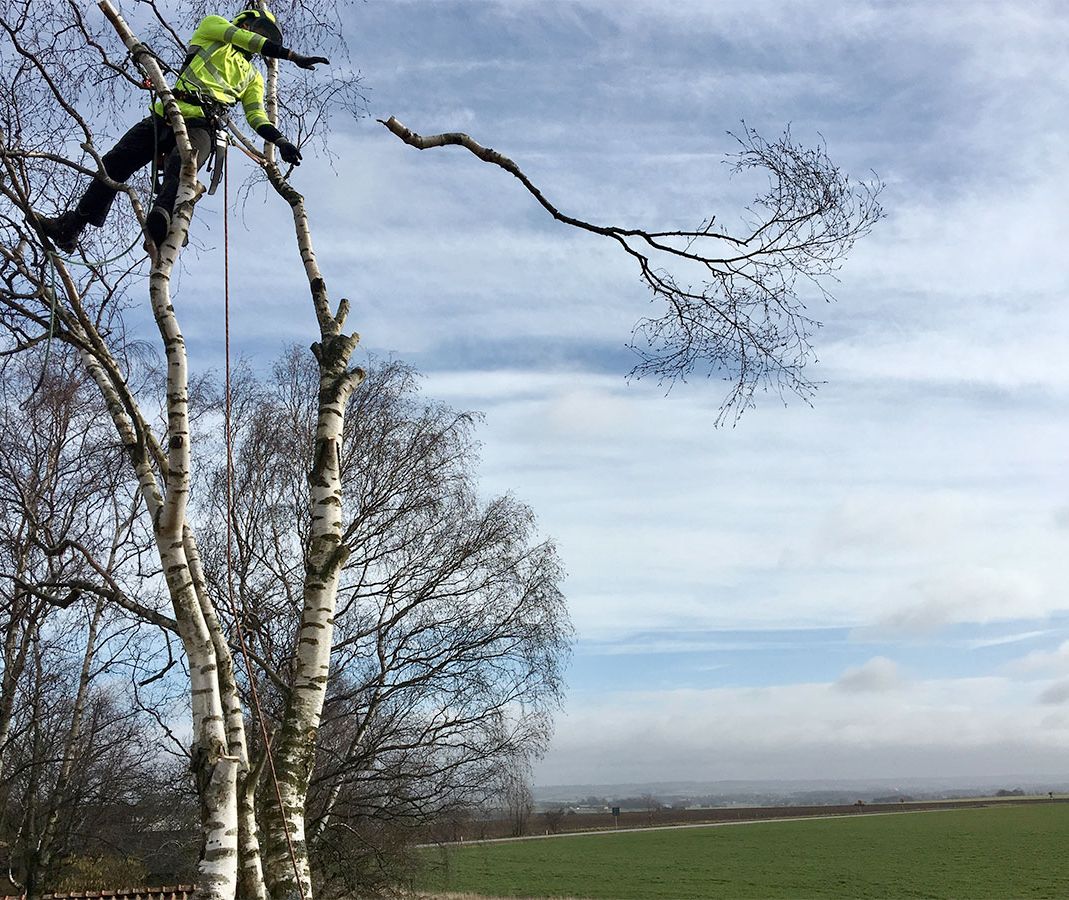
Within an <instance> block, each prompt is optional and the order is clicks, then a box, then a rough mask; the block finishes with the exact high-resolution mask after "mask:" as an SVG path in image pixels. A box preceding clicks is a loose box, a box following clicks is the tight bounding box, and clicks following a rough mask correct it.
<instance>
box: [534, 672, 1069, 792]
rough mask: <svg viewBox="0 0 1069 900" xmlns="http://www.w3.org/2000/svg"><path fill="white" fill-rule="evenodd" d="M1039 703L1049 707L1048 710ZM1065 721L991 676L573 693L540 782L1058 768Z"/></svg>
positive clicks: (1066, 734)
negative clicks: (863, 685)
mask: <svg viewBox="0 0 1069 900" xmlns="http://www.w3.org/2000/svg"><path fill="white" fill-rule="evenodd" d="M1047 709H1049V707H1048V708H1047ZM1066 739H1069V717H1066V718H1064V719H1059V718H1058V717H1056V716H1051V715H1050V714H1049V712H1048V711H1046V709H1045V708H1043V707H1041V706H1040V705H1038V704H1036V703H1034V702H1028V701H1027V700H1026V698H1025V696H1024V695H1022V694H1021V693H1020V692H1019V691H1018V690H1016V689H1015V688H1014V686H1013V684H1012V683H1011V682H1008V681H1006V680H1004V679H999V678H982V679H954V680H946V681H926V682H911V683H904V684H901V685H900V688H899V689H898V690H895V691H886V692H880V693H876V694H874V693H872V692H869V691H863V692H854V691H843V690H835V689H832V688H831V686H830V685H826V684H797V685H784V686H780V687H770V688H761V689H720V690H708V691H692V690H674V691H661V692H654V691H651V692H646V693H628V694H613V695H607V696H601V697H589V696H582V697H575V698H573V701H572V703H571V704H570V708H569V710H568V713H567V714H566V715H565V716H564V717H563V718H561V719H560V721H559V723H558V729H557V736H556V738H555V740H554V743H553V747H552V749H551V751H550V753H549V755H548V757H547V758H546V759H545V760H544V761H543V763H542V764H541V765H540V766H539V767H538V769H537V770H536V780H537V782H538V783H539V784H559V783H576V782H580V783H582V782H589V783H595V784H596V783H603V784H604V783H619V782H626V781H634V780H646V781H649V780H722V779H734V778H743V779H758V778H799V779H814V780H820V779H836V778H844V779H845V778H875V777H910V776H922V775H927V776H932V775H934V776H939V775H943V776H951V775H952V776H970V775H974V776H981V775H999V774H1010V773H1014V774H1029V773H1036V774H1042V773H1051V772H1060V771H1063V770H1064V741H1065V740H1066Z"/></svg>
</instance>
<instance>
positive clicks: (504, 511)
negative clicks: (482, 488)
mask: <svg viewBox="0 0 1069 900" xmlns="http://www.w3.org/2000/svg"><path fill="white" fill-rule="evenodd" d="M315 381H316V370H315V367H314V365H313V364H312V363H311V361H310V360H308V359H307V357H305V356H304V354H302V353H300V352H299V351H297V350H296V349H293V350H291V351H290V352H289V353H288V354H287V355H286V356H285V357H283V358H282V359H281V360H280V361H279V362H278V363H277V364H276V366H275V371H274V377H273V379H272V383H270V384H266V385H265V384H262V383H260V382H258V381H256V380H255V379H253V378H251V377H249V376H246V377H243V378H241V379H237V380H236V381H235V385H234V387H233V389H232V398H233V403H234V407H235V409H236V410H237V411H239V415H238V416H236V418H235V423H236V424H235V432H234V443H235V453H234V464H233V484H232V488H233V492H234V496H235V504H234V507H233V538H234V554H233V558H232V559H231V560H230V564H229V567H228V565H227V561H226V558H225V535H222V534H218V533H214V532H212V530H211V528H210V523H212V522H218V521H219V519H220V516H221V515H223V514H225V502H226V491H227V472H226V470H225V468H222V467H219V468H217V469H216V470H214V471H213V470H212V469H211V468H210V467H209V466H207V465H205V466H202V467H201V470H202V471H204V472H206V473H208V477H209V479H210V481H211V484H209V485H208V486H206V491H205V493H206V494H207V495H208V496H209V497H210V498H211V500H212V507H213V508H211V509H209V510H206V511H205V514H204V515H203V516H202V517H201V518H202V520H203V524H201V525H199V527H198V530H199V531H200V532H201V533H202V534H203V535H204V542H203V544H204V558H205V568H206V572H207V574H208V579H209V583H210V584H212V585H218V590H220V591H221V590H222V589H223V585H224V582H225V579H226V577H227V573H228V571H229V573H230V577H231V578H232V579H233V582H234V584H235V587H236V590H237V599H238V608H239V609H240V611H241V615H242V616H243V617H244V618H245V620H246V621H247V622H248V623H249V628H248V632H249V635H250V642H251V643H252V645H253V653H252V654H251V656H252V657H253V658H254V660H255V664H254V677H255V678H256V679H257V682H258V683H259V684H260V685H261V687H260V695H261V697H265V698H271V702H270V709H271V712H272V714H273V717H274V718H275V719H276V720H279V719H280V718H281V716H282V714H283V711H284V709H285V705H286V702H287V700H288V698H289V695H290V692H291V691H292V679H293V665H294V651H295V645H294V641H295V639H296V627H295V626H296V622H297V619H296V610H297V608H298V603H297V602H296V598H297V597H298V596H299V594H300V584H301V579H302V578H303V571H304V554H305V552H306V548H307V547H308V533H309V529H310V522H309V517H308V512H307V509H306V507H305V505H304V503H303V500H302V497H303V483H304V480H305V477H306V472H307V471H308V470H309V468H310V466H311V464H312V462H313V459H312V453H313V452H314V440H313V439H314V424H315V419H314V415H315V410H314V409H313V408H311V405H310V403H309V399H308V398H309V397H310V396H312V395H313V394H314V387H315ZM473 425H474V417H473V416H471V415H468V414H458V413H456V412H455V411H453V410H451V409H449V408H448V407H445V406H442V405H436V404H428V403H425V402H423V401H422V400H421V399H420V397H419V395H418V392H417V382H416V376H415V374H414V372H413V371H412V370H411V369H410V368H409V367H407V366H405V365H403V364H401V363H398V362H382V363H378V364H376V365H374V366H373V367H372V368H371V369H370V371H369V374H368V377H367V379H366V381H365V386H364V389H363V390H361V392H360V393H359V394H358V396H357V397H355V398H354V400H353V406H352V409H351V411H350V415H349V416H348V417H347V418H346V425H345V428H344V430H343V435H342V447H341V471H342V484H343V488H344V490H345V494H346V497H347V498H349V500H350V505H349V506H348V507H347V509H348V510H350V512H348V514H347V515H346V517H345V521H344V527H343V531H342V544H341V549H343V550H344V552H345V553H346V556H347V561H346V564H345V566H344V567H343V569H342V572H341V578H340V583H339V589H338V598H339V602H338V604H337V607H336V609H335V615H334V627H335V638H334V646H333V650H332V661H331V668H332V671H333V672H334V673H336V674H335V675H334V676H333V678H332V684H331V688H330V690H329V692H328V695H327V698H326V702H325V705H324V710H323V720H322V724H321V728H320V732H319V735H318V747H317V763H316V767H315V775H314V777H313V778H312V780H311V782H310V794H309V802H308V823H309V833H310V836H311V840H312V845H313V847H314V848H315V849H316V851H317V852H320V851H323V850H325V848H326V847H327V846H328V845H330V844H337V843H341V844H343V845H345V846H350V845H351V844H352V843H353V841H352V840H351V838H352V837H353V836H354V835H356V836H360V835H362V834H366V833H370V832H374V833H376V834H378V835H379V838H380V840H381V839H382V838H383V828H384V827H385V825H386V824H387V823H391V824H392V825H394V826H395V827H399V828H405V827H407V828H409V829H411V828H415V827H418V826H421V825H423V824H425V823H426V822H427V821H429V820H431V819H433V818H436V817H438V816H440V815H442V814H443V811H445V810H448V809H450V808H455V807H456V806H458V805H462V806H469V805H478V804H480V803H483V802H485V801H487V800H488V799H489V798H490V796H491V793H492V791H493V789H494V788H493V785H494V784H495V783H496V782H497V781H498V780H499V773H500V772H501V771H502V770H503V769H510V770H511V769H512V768H514V767H515V765H516V760H517V759H519V760H521V761H522V760H525V759H528V758H530V757H532V756H534V755H537V754H538V753H539V752H540V751H541V750H542V749H543V748H544V747H545V745H546V742H547V740H548V736H549V727H550V715H551V713H552V711H553V709H554V708H555V707H556V705H557V703H558V702H559V699H560V694H561V688H562V681H561V676H562V667H563V663H564V660H565V659H566V657H567V654H568V647H569V641H570V634H571V632H570V626H569V624H568V618H567V613H566V611H565V608H564V604H563V598H562V595H561V591H560V584H559V582H560V580H561V578H562V568H561V565H560V561H559V559H558V558H557V555H556V551H555V549H554V547H553V545H552V543H550V542H547V541H539V540H537V538H536V537H535V531H534V520H533V517H532V514H531V511H530V510H529V509H527V508H526V507H524V506H523V505H521V504H519V503H517V502H516V501H515V500H513V499H512V498H510V497H497V498H494V499H492V500H490V501H488V502H485V501H480V500H479V499H478V495H477V491H476V486H475V482H474V473H473V467H474V464H475V461H476V456H477V454H476V452H475V449H474V446H473V443H474V438H473V433H472V431H473ZM387 845H388V846H390V847H391V848H392V847H394V846H396V841H393V840H391V841H388V842H387ZM377 846H379V842H377V841H368V843H367V844H366V845H365V846H364V847H363V848H362V849H361V850H359V851H354V852H352V853H351V854H350V855H351V856H352V855H362V854H364V855H366V854H369V853H370V854H371V855H375V853H376V847H377ZM351 864H352V859H351V858H350V867H351Z"/></svg>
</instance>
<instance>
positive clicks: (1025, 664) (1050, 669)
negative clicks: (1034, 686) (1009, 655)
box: [1005, 641, 1069, 677]
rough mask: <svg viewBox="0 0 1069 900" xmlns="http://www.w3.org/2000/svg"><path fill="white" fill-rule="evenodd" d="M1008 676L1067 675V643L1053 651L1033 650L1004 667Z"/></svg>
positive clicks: (1068, 651) (1068, 668)
mask: <svg viewBox="0 0 1069 900" xmlns="http://www.w3.org/2000/svg"><path fill="white" fill-rule="evenodd" d="M1005 671H1006V672H1007V673H1008V674H1012V675H1019V676H1024V677H1029V676H1042V675H1061V674H1069V641H1063V642H1062V643H1061V644H1059V645H1058V647H1057V648H1056V649H1055V650H1033V651H1032V652H1031V653H1029V654H1027V655H1026V656H1022V657H1021V658H1020V659H1016V660H1013V661H1012V662H1010V663H1008V664H1007V665H1006V666H1005Z"/></svg>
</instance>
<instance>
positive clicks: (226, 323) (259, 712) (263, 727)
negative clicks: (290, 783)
mask: <svg viewBox="0 0 1069 900" xmlns="http://www.w3.org/2000/svg"><path fill="white" fill-rule="evenodd" d="M222 166H223V336H224V343H225V345H226V403H225V406H224V412H223V414H224V418H225V424H224V433H225V437H226V596H227V600H228V602H229V604H230V613H231V615H233V617H234V626H235V630H236V631H237V634H238V645H239V646H240V647H241V656H242V658H243V659H244V660H245V671H246V672H247V673H248V676H249V692H250V693H251V695H252V704H253V708H254V709H255V710H256V719H257V721H258V722H259V723H260V733H261V735H262V736H263V741H264V755H265V756H266V757H267V766H268V769H269V770H270V772H271V782H272V784H274V786H275V799H276V800H277V801H278V814H279V817H280V818H281V819H282V830H283V832H284V833H285V835H286V846H287V847H288V848H289V854H290V863H292V865H293V878H294V880H295V881H296V882H297V890H298V891H299V892H300V895H301V900H305V894H304V883H303V882H302V881H301V873H300V866H299V865H298V864H297V853H296V851H294V849H293V838H292V836H291V835H290V828H289V823H288V822H287V821H286V806H285V803H283V801H282V790H281V789H280V788H279V786H278V773H277V772H276V771H275V758H274V756H273V754H272V753H271V736H270V734H268V731H267V723H266V721H265V720H264V712H263V709H262V708H261V706H260V695H259V692H258V691H257V690H256V678H255V677H254V675H253V672H252V663H251V661H250V659H249V648H248V645H247V643H246V642H245V629H244V627H243V626H242V624H241V616H240V615H238V609H237V602H236V601H235V600H234V580H233V578H232V577H231V573H232V572H233V571H234V567H233V564H232V560H231V555H230V542H231V534H232V530H233V526H232V522H233V517H234V438H233V433H232V431H231V427H230V421H231V419H230V196H229V191H230V185H229V174H230V167H229V166H228V165H227V155H224V156H223V162H222Z"/></svg>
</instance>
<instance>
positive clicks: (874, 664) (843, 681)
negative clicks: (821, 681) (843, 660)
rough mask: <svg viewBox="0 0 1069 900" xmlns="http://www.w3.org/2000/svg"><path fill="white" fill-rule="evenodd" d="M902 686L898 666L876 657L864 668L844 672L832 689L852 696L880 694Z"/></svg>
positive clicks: (853, 668)
mask: <svg viewBox="0 0 1069 900" xmlns="http://www.w3.org/2000/svg"><path fill="white" fill-rule="evenodd" d="M901 686H902V678H901V675H900V674H899V671H898V665H897V664H896V663H895V662H894V661H893V660H890V659H887V658H886V657H884V656H874V657H873V658H872V659H870V660H869V661H868V662H867V663H865V664H864V665H862V666H853V667H851V668H849V669H847V670H846V671H845V672H843V674H842V677H840V678H839V680H838V681H836V682H835V684H834V685H832V687H834V688H835V689H836V690H839V691H846V692H847V693H850V694H880V693H885V692H887V691H894V690H897V689H898V688H900V687H901Z"/></svg>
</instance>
